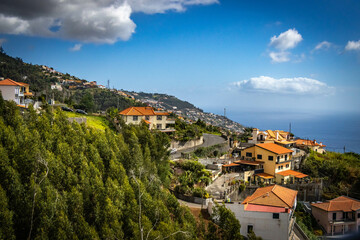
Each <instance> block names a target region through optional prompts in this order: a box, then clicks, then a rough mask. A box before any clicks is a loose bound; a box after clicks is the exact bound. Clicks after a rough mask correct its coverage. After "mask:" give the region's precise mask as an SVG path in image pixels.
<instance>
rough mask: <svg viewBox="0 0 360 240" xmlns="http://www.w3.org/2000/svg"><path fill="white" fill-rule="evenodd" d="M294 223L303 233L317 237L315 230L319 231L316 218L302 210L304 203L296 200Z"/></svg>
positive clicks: (312, 238)
mask: <svg viewBox="0 0 360 240" xmlns="http://www.w3.org/2000/svg"><path fill="white" fill-rule="evenodd" d="M295 217H296V223H297V224H298V225H299V226H300V228H301V229H302V230H303V231H304V232H305V234H306V235H307V236H308V237H309V238H310V239H311V240H316V239H318V238H317V237H316V235H315V234H314V233H315V232H319V231H321V229H320V227H319V225H318V223H317V222H316V219H315V218H314V217H313V216H312V215H311V214H309V213H307V212H306V211H305V210H304V205H303V204H302V203H300V202H298V204H297V206H296V209H295Z"/></svg>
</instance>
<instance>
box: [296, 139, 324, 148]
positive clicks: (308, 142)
mask: <svg viewBox="0 0 360 240" xmlns="http://www.w3.org/2000/svg"><path fill="white" fill-rule="evenodd" d="M295 144H297V145H305V146H319V147H326V145H321V144H318V143H317V142H315V141H312V140H306V139H297V140H295Z"/></svg>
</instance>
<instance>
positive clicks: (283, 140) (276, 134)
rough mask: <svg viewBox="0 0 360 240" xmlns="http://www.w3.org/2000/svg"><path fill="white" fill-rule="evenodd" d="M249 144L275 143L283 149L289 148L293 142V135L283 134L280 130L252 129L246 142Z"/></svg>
mask: <svg viewBox="0 0 360 240" xmlns="http://www.w3.org/2000/svg"><path fill="white" fill-rule="evenodd" d="M248 142H249V143H254V144H258V143H277V144H279V145H282V146H284V147H290V146H291V145H292V144H293V143H294V141H293V135H292V134H291V133H290V132H285V131H282V130H275V131H273V130H266V131H260V130H259V129H257V128H254V129H253V131H252V136H251V137H250V138H249V140H248Z"/></svg>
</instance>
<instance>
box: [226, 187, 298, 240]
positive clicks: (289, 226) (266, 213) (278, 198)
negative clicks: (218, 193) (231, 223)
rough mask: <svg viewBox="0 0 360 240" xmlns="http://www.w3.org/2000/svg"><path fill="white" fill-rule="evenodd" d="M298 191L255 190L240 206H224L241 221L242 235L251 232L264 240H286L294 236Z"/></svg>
mask: <svg viewBox="0 0 360 240" xmlns="http://www.w3.org/2000/svg"><path fill="white" fill-rule="evenodd" d="M296 195H297V191H294V190H291V189H288V188H285V187H281V186H278V185H273V186H268V187H263V188H258V189H257V190H256V191H255V192H254V193H253V194H252V195H251V196H249V197H247V198H246V199H245V200H244V201H243V202H242V203H241V204H238V203H235V204H226V207H227V208H229V209H230V210H231V211H233V212H234V214H235V217H236V218H237V219H238V220H239V221H240V223H241V228H240V233H241V235H244V236H246V235H247V234H248V233H249V232H250V231H253V232H254V233H255V234H256V235H257V236H260V237H262V239H264V240H273V239H278V240H289V239H292V238H293V236H294V232H293V226H294V222H295V219H294V217H293V214H294V211H295V208H296Z"/></svg>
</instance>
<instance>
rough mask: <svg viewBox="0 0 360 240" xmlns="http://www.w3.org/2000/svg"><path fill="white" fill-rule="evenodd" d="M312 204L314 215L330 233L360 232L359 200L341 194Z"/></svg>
mask: <svg viewBox="0 0 360 240" xmlns="http://www.w3.org/2000/svg"><path fill="white" fill-rule="evenodd" d="M311 206H312V215H313V216H314V217H315V219H316V220H317V221H318V223H319V224H320V225H321V226H323V228H324V229H325V231H326V233H327V234H328V235H335V234H336V235H338V234H345V233H359V232H360V201H359V200H356V199H353V198H349V197H345V196H341V197H338V198H335V199H333V200H330V201H328V202H323V203H314V204H312V205H311Z"/></svg>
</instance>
